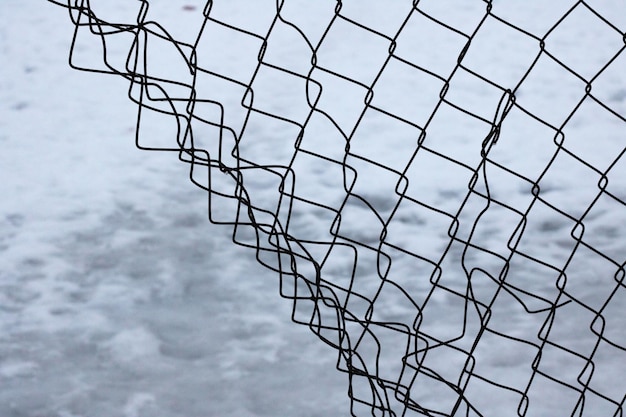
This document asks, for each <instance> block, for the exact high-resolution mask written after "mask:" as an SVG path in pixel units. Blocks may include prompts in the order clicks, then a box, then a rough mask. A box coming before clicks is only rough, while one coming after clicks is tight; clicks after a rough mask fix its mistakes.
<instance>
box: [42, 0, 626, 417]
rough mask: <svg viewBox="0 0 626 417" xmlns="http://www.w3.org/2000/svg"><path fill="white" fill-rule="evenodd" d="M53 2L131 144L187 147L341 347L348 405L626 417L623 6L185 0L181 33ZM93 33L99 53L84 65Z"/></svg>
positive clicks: (143, 4)
mask: <svg viewBox="0 0 626 417" xmlns="http://www.w3.org/2000/svg"><path fill="white" fill-rule="evenodd" d="M50 1H52V3H55V4H57V5H59V6H63V7H65V8H67V11H68V12H69V16H70V18H71V21H72V23H73V24H74V26H75V32H74V38H73V41H72V45H71V50H70V65H71V66H72V67H73V68H76V69H80V70H85V71H92V72H100V73H107V74H114V75H117V76H120V77H123V78H125V79H126V80H127V81H128V83H129V90H128V96H129V98H130V99H131V100H133V101H134V102H135V103H136V104H137V107H138V115H137V133H136V145H137V147H138V148H140V149H145V150H158V151H171V152H176V153H177V154H178V157H179V159H180V160H181V161H183V162H185V163H187V164H189V167H190V170H189V173H190V176H189V178H190V180H191V181H192V182H193V183H195V184H196V185H197V186H198V187H200V188H202V189H204V190H205V191H206V192H207V194H208V203H209V211H208V214H209V218H210V220H211V222H213V223H217V224H224V225H230V226H232V230H233V234H232V240H233V242H234V243H236V244H238V245H243V246H246V247H249V248H251V249H253V250H254V251H255V253H256V258H257V259H258V261H259V262H260V263H261V264H262V265H264V266H265V267H267V268H270V269H272V270H274V271H275V272H276V273H277V274H278V276H279V277H280V295H281V296H282V297H284V298H287V299H289V300H291V302H292V304H293V310H292V317H291V318H292V320H293V321H294V322H296V323H300V324H304V325H307V326H309V327H310V329H311V330H312V331H313V332H314V333H315V334H316V335H317V336H319V338H320V339H321V340H322V341H324V342H325V343H327V344H328V345H330V346H332V347H333V348H335V349H336V350H337V353H338V356H337V357H338V361H337V369H339V370H340V371H343V372H345V373H347V375H348V376H349V389H348V394H349V396H350V399H351V410H350V412H351V414H352V415H358V416H364V415H372V416H409V415H420V416H489V415H491V416H496V415H497V416H505V415H517V416H521V417H523V416H538V415H560V416H565V415H568V416H583V415H589V416H623V415H624V402H625V399H626V386H625V384H624V380H623V377H620V376H619V375H624V374H626V372H624V371H626V366H625V365H624V364H626V333H625V332H624V312H625V311H626V310H625V309H626V282H625V276H626V268H625V261H626V240H624V236H626V234H625V232H626V175H624V174H626V156H625V151H626V148H625V144H626V142H624V138H625V137H626V82H625V80H624V75H623V74H626V71H625V70H626V53H625V52H624V49H625V48H626V46H625V43H626V35H625V34H624V31H625V28H624V26H623V20H622V26H621V27H620V26H619V24H620V23H619V22H620V19H619V18H616V16H617V15H620V13H615V12H614V11H613V12H612V11H611V10H610V9H609V8H608V7H607V6H606V4H608V3H610V2H607V3H606V4H601V3H600V2H591V1H560V2H554V3H550V4H551V5H550V6H546V5H545V4H542V5H541V6H540V7H538V8H537V10H535V11H534V12H533V11H531V12H530V13H529V12H528V11H526V12H525V15H524V16H526V17H525V18H523V19H522V18H520V16H522V15H520V14H515V8H516V7H517V8H518V9H519V8H524V7H532V2H530V3H525V4H526V5H524V4H522V5H520V4H517V3H515V2H510V3H509V2H492V1H478V0H475V1H472V2H457V3H454V2H433V1H419V0H415V1H413V2H410V1H405V2H398V3H394V5H393V6H392V4H391V3H389V4H385V5H384V6H381V5H380V3H382V2H378V6H377V7H374V6H375V4H374V3H367V4H368V6H367V7H365V6H363V5H362V4H361V5H359V2H357V1H343V2H342V1H340V0H338V1H335V2H331V1H326V2H315V4H314V5H312V4H311V3H307V2H297V1H293V0H291V1H290V0H276V1H275V2H274V1H272V2H246V3H245V4H244V3H242V2H230V3H229V2H224V1H222V2H220V1H217V0H215V1H208V2H206V4H204V7H202V6H200V7H196V8H194V7H192V6H188V9H187V11H188V14H187V15H188V16H191V15H193V16H195V19H196V20H195V22H197V25H196V26H193V25H192V24H191V23H190V24H189V25H188V27H187V28H186V29H188V31H191V32H193V30H196V29H197V31H195V32H193V34H194V36H195V37H192V38H191V40H181V39H180V38H177V37H176V36H175V35H173V34H171V33H170V32H168V30H166V28H165V25H163V26H162V25H161V24H159V23H158V22H157V21H153V20H150V19H149V16H150V10H149V8H150V7H156V4H153V5H150V4H149V1H147V0H140V1H139V2H137V3H132V5H129V3H128V2H127V3H126V5H127V7H128V10H130V9H132V8H133V7H135V6H136V7H135V9H134V10H131V11H130V12H128V13H127V14H126V17H127V21H125V22H120V21H107V16H106V12H105V7H106V6H105V5H106V2H102V1H100V2H96V1H95V0H92V1H89V0H68V1H67V2H62V1H54V0H50ZM154 3H156V2H154ZM400 3H401V4H400ZM512 3H515V4H512ZM229 4H230V6H228V5H229ZM399 4H400V5H399ZM177 7H180V5H178V6H177ZM229 7H230V9H229ZM307 7H308V8H315V9H316V11H315V13H317V14H315V16H316V17H315V18H314V19H308V20H307V14H308V13H309V12H310V10H309V11H307V10H308V9H307ZM450 7H456V8H459V10H455V13H450ZM617 7H618V8H619V7H620V6H617ZM368 8H372V9H371V10H370V9H368ZM374 8H375V9H374ZM461 9H462V10H461ZM622 9H623V7H622ZM99 10H101V11H99ZM392 12H393V13H392ZM246 13H247V15H246ZM310 13H312V12H310ZM550 13H551V14H550ZM544 14H550V16H547V17H546V16H544ZM244 15H245V16H244ZM622 15H626V14H622ZM129 16H130V17H129ZM237 16H240V17H241V16H244V17H245V18H244V17H242V18H241V19H239V20H237ZM246 16H247V17H246ZM250 16H252V17H250ZM529 16H530V17H531V19H529V18H528V17H529ZM542 16H543V17H542ZM194 28H195V29H194ZM192 29H193V30H192ZM89 39H92V40H93V39H97V40H98V43H97V53H98V54H99V55H98V56H99V58H98V59H99V60H100V61H99V65H95V64H93V63H90V64H81V63H80V62H81V58H80V56H81V53H82V52H81V48H80V45H81V42H87V41H88V40H89ZM113 47H115V48H117V49H116V50H123V51H126V52H125V55H124V59H119V54H118V55H115V54H114V53H113V52H111V51H112V49H113ZM124 48H125V49H124ZM92 52H93V51H92ZM154 117H157V118H159V120H161V122H160V123H161V124H162V125H164V122H163V121H164V120H166V119H167V120H169V121H170V126H171V132H166V133H167V134H166V135H165V136H167V138H168V142H167V141H166V142H163V143H161V142H159V141H158V140H156V139H154V137H156V136H158V135H157V133H159V132H154V124H152V123H151V122H150V120H151V118H154ZM144 132H147V133H144ZM160 133H162V132H160ZM174 139H175V141H174ZM599 150H601V151H599ZM322 226H323V227H322ZM615 381H617V382H615Z"/></svg>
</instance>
